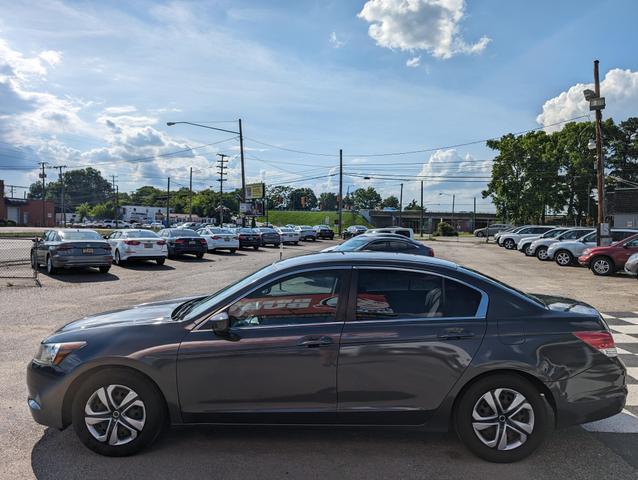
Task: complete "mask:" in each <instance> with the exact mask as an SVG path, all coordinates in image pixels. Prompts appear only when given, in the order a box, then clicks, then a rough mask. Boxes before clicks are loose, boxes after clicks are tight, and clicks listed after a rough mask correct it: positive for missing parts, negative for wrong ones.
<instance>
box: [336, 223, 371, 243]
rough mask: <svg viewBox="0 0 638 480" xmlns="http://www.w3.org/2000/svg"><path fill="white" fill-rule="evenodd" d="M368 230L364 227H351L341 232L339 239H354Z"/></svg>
mask: <svg viewBox="0 0 638 480" xmlns="http://www.w3.org/2000/svg"><path fill="white" fill-rule="evenodd" d="M367 230H368V227H366V226H364V225H351V226H349V227H348V228H346V229H345V230H344V231H343V232H341V238H343V239H344V240H347V239H348V238H351V237H356V236H357V235H361V234H362V233H365V232H366V231H367Z"/></svg>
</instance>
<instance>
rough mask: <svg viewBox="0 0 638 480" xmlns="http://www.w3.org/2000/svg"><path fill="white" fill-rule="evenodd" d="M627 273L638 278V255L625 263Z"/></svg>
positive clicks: (635, 254)
mask: <svg viewBox="0 0 638 480" xmlns="http://www.w3.org/2000/svg"><path fill="white" fill-rule="evenodd" d="M625 272H627V273H628V274H630V275H636V278H638V253H634V254H633V255H632V256H631V257H629V260H627V262H626V263H625Z"/></svg>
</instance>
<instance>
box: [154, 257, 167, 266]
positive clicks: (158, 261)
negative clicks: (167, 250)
mask: <svg viewBox="0 0 638 480" xmlns="http://www.w3.org/2000/svg"><path fill="white" fill-rule="evenodd" d="M155 262H157V264H158V265H164V263H166V259H165V258H156V259H155Z"/></svg>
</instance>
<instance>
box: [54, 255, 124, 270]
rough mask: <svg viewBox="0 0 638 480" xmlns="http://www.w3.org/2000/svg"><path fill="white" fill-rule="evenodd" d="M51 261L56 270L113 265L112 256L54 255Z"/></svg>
mask: <svg viewBox="0 0 638 480" xmlns="http://www.w3.org/2000/svg"><path fill="white" fill-rule="evenodd" d="M51 260H52V263H53V266H54V267H55V268H75V267H103V266H104V267H105V266H109V265H111V263H112V262H113V257H112V256H111V255H86V256H79V255H53V256H52V257H51Z"/></svg>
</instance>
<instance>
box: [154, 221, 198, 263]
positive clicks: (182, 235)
mask: <svg viewBox="0 0 638 480" xmlns="http://www.w3.org/2000/svg"><path fill="white" fill-rule="evenodd" d="M159 236H160V237H162V238H163V239H165V240H166V244H167V246H168V258H172V257H175V256H177V255H185V254H191V255H195V256H196V257H197V258H203V257H204V254H205V253H206V251H207V250H208V244H207V243H206V239H205V238H203V237H201V236H200V235H199V234H198V233H197V232H196V231H195V230H191V229H189V228H165V229H163V230H160V231H159Z"/></svg>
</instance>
